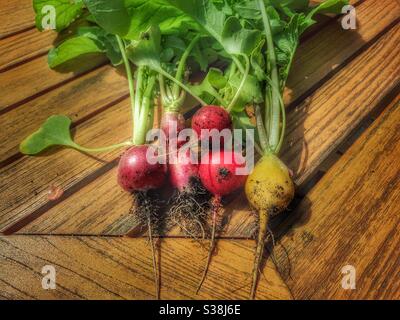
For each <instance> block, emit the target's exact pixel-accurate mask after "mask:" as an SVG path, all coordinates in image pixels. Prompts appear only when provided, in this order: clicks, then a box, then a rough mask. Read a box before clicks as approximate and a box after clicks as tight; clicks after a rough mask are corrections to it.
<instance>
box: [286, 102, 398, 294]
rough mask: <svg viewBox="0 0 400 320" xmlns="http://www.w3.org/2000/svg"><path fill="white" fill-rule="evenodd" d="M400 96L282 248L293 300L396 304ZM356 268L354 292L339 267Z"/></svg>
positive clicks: (304, 207) (336, 170) (312, 200)
mask: <svg viewBox="0 0 400 320" xmlns="http://www.w3.org/2000/svg"><path fill="white" fill-rule="evenodd" d="M399 123H400V95H399V96H397V98H396V99H395V102H394V103H392V105H391V106H389V107H388V108H387V110H386V111H385V112H384V113H383V114H382V115H381V116H380V117H379V118H378V119H377V120H376V122H375V123H374V124H373V126H372V127H371V128H369V129H368V130H367V131H366V132H365V133H364V134H363V135H362V136H361V138H360V139H359V140H357V142H356V143H355V144H354V145H353V146H352V147H351V148H350V149H349V150H348V151H347V152H346V153H345V154H344V155H343V157H342V158H341V159H340V160H339V161H338V162H337V163H336V164H335V165H334V166H333V167H332V168H331V170H330V171H328V173H327V174H326V175H325V176H324V177H323V178H322V180H321V181H320V182H319V183H318V184H317V185H316V186H315V188H313V190H312V191H311V192H310V193H309V194H308V195H307V198H306V199H305V200H304V201H303V202H302V203H301V204H300V206H299V207H298V209H297V210H296V211H295V212H294V214H293V219H291V220H292V222H293V220H294V221H295V224H294V226H293V227H292V228H290V231H289V232H288V234H287V235H284V236H283V238H282V240H281V243H282V245H284V246H285V247H286V249H287V251H288V254H289V258H290V261H291V266H292V272H291V276H290V278H288V280H287V281H288V284H289V286H290V288H291V291H292V293H293V295H294V297H295V298H297V299H399V298H400V281H399V279H400V278H399V275H400V264H399V259H400V258H399V257H400V234H399V232H398V230H399V226H400V206H399V203H400V166H399V157H400V124H399ZM346 265H352V266H354V268H355V270H356V279H355V280H356V290H344V289H343V288H342V287H341V283H342V282H341V281H342V278H343V277H344V275H343V274H341V269H342V267H344V266H346Z"/></svg>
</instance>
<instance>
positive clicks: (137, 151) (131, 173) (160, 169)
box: [118, 145, 167, 192]
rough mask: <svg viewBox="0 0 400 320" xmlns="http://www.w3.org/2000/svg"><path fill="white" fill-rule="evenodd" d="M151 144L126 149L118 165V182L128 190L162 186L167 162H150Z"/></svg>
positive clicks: (143, 190) (136, 190) (142, 190)
mask: <svg viewBox="0 0 400 320" xmlns="http://www.w3.org/2000/svg"><path fill="white" fill-rule="evenodd" d="M148 150H149V146H147V145H142V146H134V147H131V148H129V149H128V150H126V151H125V153H124V154H123V155H122V157H121V160H120V162H119V167H118V183H119V185H120V186H121V188H122V189H124V190H125V191H127V192H146V191H149V190H152V189H158V188H161V187H162V186H163V184H164V182H165V179H166V175H167V166H166V165H165V164H159V163H156V164H150V163H149V162H148V161H147V159H146V155H147V151H148Z"/></svg>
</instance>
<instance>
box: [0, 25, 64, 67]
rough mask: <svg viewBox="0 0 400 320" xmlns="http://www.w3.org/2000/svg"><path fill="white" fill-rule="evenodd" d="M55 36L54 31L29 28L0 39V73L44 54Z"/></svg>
mask: <svg viewBox="0 0 400 320" xmlns="http://www.w3.org/2000/svg"><path fill="white" fill-rule="evenodd" d="M56 38H57V35H56V33H53V32H39V31H38V30H36V29H29V30H27V31H25V32H22V33H17V34H15V35H13V36H10V37H7V38H5V39H2V40H0V48H1V55H0V73H1V72H4V71H5V70H6V69H10V68H11V67H13V66H16V65H18V64H21V63H23V62H25V61H27V60H31V59H32V58H35V57H38V56H40V55H45V54H46V53H47V52H48V51H49V50H50V48H51V47H52V44H53V42H54V41H55V40H56ZM27 48H29V50H27Z"/></svg>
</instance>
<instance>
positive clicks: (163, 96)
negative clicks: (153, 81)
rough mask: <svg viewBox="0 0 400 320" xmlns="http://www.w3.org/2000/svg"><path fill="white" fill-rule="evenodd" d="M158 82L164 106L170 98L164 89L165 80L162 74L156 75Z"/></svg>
mask: <svg viewBox="0 0 400 320" xmlns="http://www.w3.org/2000/svg"><path fill="white" fill-rule="evenodd" d="M158 83H159V85H160V95H161V101H162V104H163V105H164V106H165V105H168V104H169V103H170V100H169V97H168V96H167V93H166V91H165V80H164V76H163V75H162V74H159V75H158Z"/></svg>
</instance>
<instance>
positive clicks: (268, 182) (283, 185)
mask: <svg viewBox="0 0 400 320" xmlns="http://www.w3.org/2000/svg"><path fill="white" fill-rule="evenodd" d="M245 192H246V197H247V199H248V201H249V202H250V204H251V205H252V207H253V208H254V209H256V210H257V212H258V217H259V232H258V240H257V247H256V253H255V259H254V268H253V275H252V286H251V293H250V295H251V297H252V298H254V296H255V290H256V286H257V280H258V271H259V270H258V268H259V266H260V264H261V260H262V256H263V253H264V244H265V241H266V238H267V234H268V232H267V231H268V229H267V228H268V221H269V218H270V217H273V216H275V215H278V214H279V213H281V212H282V211H284V210H285V209H286V208H287V207H288V205H289V204H290V202H291V201H292V200H293V197H294V184H293V181H292V178H291V177H290V172H289V170H288V168H287V167H286V165H285V164H284V163H283V162H282V161H281V160H280V159H279V158H278V157H277V156H275V155H274V154H273V153H266V154H265V156H263V157H262V159H261V160H260V161H259V162H258V163H257V165H256V167H255V168H254V170H253V172H252V173H251V174H250V175H249V177H248V179H247V181H246V186H245Z"/></svg>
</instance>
